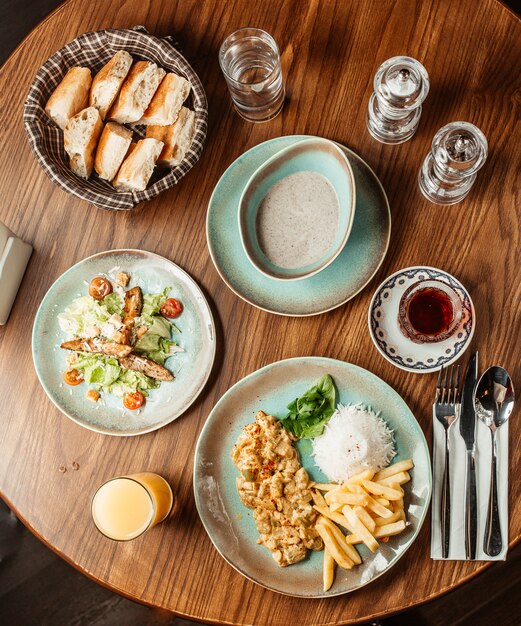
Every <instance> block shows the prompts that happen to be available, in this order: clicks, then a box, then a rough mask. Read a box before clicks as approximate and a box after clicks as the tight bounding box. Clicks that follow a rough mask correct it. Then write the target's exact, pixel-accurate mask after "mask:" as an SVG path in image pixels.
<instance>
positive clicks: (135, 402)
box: [123, 391, 145, 411]
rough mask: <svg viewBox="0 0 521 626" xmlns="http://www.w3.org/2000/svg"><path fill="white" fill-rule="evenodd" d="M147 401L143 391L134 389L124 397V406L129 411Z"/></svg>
mask: <svg viewBox="0 0 521 626" xmlns="http://www.w3.org/2000/svg"><path fill="white" fill-rule="evenodd" d="M143 402H145V396H144V395H143V394H142V393H141V391H133V392H132V393H127V394H125V397H124V398H123V406H124V407H125V408H126V409H128V410H129V411H135V410H136V409H139V407H140V406H142V405H143Z"/></svg>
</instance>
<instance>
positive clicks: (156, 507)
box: [91, 472, 174, 541]
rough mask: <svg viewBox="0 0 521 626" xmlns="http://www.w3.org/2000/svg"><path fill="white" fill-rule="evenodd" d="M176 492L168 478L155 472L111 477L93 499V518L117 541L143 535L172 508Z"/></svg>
mask: <svg viewBox="0 0 521 626" xmlns="http://www.w3.org/2000/svg"><path fill="white" fill-rule="evenodd" d="M173 504H174V495H173V493H172V489H171V488H170V485H169V484H168V483H167V482H166V480H165V479H164V478H162V477H161V476H159V475H158V474H153V473H152V472H142V473H140V474H130V475H129V476H118V477H116V478H111V479H110V480H108V481H107V482H105V483H103V485H101V487H99V488H98V490H97V491H96V493H95V494H94V497H93V498H92V504H91V512H92V519H93V520H94V524H95V525H96V527H97V529H98V530H99V531H100V532H101V533H102V534H103V535H105V537H108V538H109V539H114V540H115V541H130V540H131V539H135V538H136V537H139V536H140V535H142V534H143V533H145V532H146V531H147V530H149V529H150V528H153V527H154V526H155V525H156V524H159V522H162V521H163V520H164V519H165V518H166V517H168V514H169V513H170V511H171V510H172V506H173Z"/></svg>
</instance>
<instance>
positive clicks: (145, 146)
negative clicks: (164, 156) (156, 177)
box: [112, 139, 163, 191]
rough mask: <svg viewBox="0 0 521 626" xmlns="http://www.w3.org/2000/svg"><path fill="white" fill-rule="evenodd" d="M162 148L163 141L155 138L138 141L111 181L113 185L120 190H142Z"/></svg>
mask: <svg viewBox="0 0 521 626" xmlns="http://www.w3.org/2000/svg"><path fill="white" fill-rule="evenodd" d="M162 149H163V142H162V141H158V140H157V139H141V140H140V141H138V142H137V145H136V147H135V148H134V149H133V150H132V152H131V153H130V155H129V156H128V157H127V158H126V159H125V160H124V161H123V165H122V166H121V167H120V168H119V172H118V173H117V175H116V178H114V180H113V181H112V184H113V185H114V187H115V188H116V189H118V190H120V191H144V190H145V189H146V187H147V185H148V181H149V180H150V177H151V176H152V172H153V171H154V166H155V164H156V161H157V158H158V157H159V155H160V154H161V150H162Z"/></svg>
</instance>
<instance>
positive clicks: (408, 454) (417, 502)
mask: <svg viewBox="0 0 521 626" xmlns="http://www.w3.org/2000/svg"><path fill="white" fill-rule="evenodd" d="M326 373H327V374H330V375H331V376H332V378H333V380H334V382H335V385H336V388H337V391H338V402H339V403H341V404H349V403H352V404H357V403H363V404H364V405H366V406H368V407H371V408H372V409H373V410H374V411H381V416H382V418H383V419H384V420H385V421H386V422H387V425H388V426H389V427H390V428H391V429H392V430H393V432H394V440H395V445H396V452H397V454H396V456H395V457H394V459H393V462H394V461H400V460H403V459H408V458H411V459H413V461H414V469H413V470H412V471H411V475H412V479H411V481H410V482H409V483H408V484H407V485H404V488H405V503H406V507H405V508H406V514H407V519H408V521H409V522H410V523H409V525H408V526H407V527H406V529H405V530H404V531H403V532H402V533H401V534H400V535H397V536H395V537H391V538H390V539H389V541H388V542H387V543H383V544H381V546H380V549H379V550H378V551H377V552H376V553H374V554H372V553H371V552H369V550H368V549H366V548H365V547H361V548H360V554H361V556H362V561H363V562H362V564H361V565H358V566H355V567H353V569H351V570H343V569H337V574H336V577H335V582H334V584H333V586H332V587H331V588H330V589H329V591H327V592H324V591H323V587H322V560H323V557H322V552H309V553H308V556H307V557H306V559H305V560H303V561H301V562H299V563H295V564H293V565H291V566H289V567H285V568H280V567H279V566H278V565H277V564H276V563H275V561H274V560H273V558H272V555H271V553H270V551H269V550H268V549H267V548H266V547H264V546H262V545H259V544H257V538H258V536H259V534H258V532H257V528H256V525H255V521H254V519H253V511H252V510H251V509H248V508H246V507H245V506H244V505H243V504H242V502H241V500H240V498H239V494H238V493H237V490H236V478H237V476H238V475H239V473H238V470H237V469H236V467H235V465H234V464H233V461H232V458H231V451H232V449H233V446H234V444H235V442H236V441H237V439H238V437H239V435H240V434H241V432H242V429H243V427H244V426H245V425H246V424H249V423H251V422H253V421H254V418H255V415H256V413H257V412H258V411H259V410H263V411H265V412H266V413H270V414H272V415H275V416H278V417H281V416H284V414H285V413H286V406H287V405H288V404H289V403H290V402H291V401H292V400H294V399H295V398H296V397H297V396H299V395H301V394H302V393H303V392H304V391H305V390H306V389H307V388H308V387H309V386H310V384H312V383H313V382H314V381H315V380H317V379H318V378H320V377H321V376H322V375H324V374H326ZM296 447H297V449H298V451H299V455H300V461H301V464H302V466H303V467H304V468H305V469H306V471H307V472H308V474H309V477H310V479H311V480H314V481H317V482H327V479H326V477H325V476H324V475H323V474H322V472H321V471H320V470H319V469H318V468H317V467H316V466H315V464H314V460H313V457H312V454H311V442H310V440H309V439H301V440H300V441H298V442H297V444H296ZM430 467H431V464H430V456H429V450H428V447H427V442H426V440H425V437H424V435H423V432H422V429H421V427H420V425H419V424H418V422H417V421H416V419H415V418H414V416H413V414H412V413H411V411H410V410H409V408H408V407H407V405H406V403H405V402H404V401H403V400H402V398H401V397H400V396H399V395H398V393H396V391H394V389H392V388H391V387H390V386H389V385H387V384H386V383H385V382H384V381H383V380H381V379H380V378H378V377H377V376H375V375H374V374H372V373H371V372H369V371H367V370H365V369H362V368H361V367H357V366H356V365H352V364H350V363H345V362H343V361H337V360H334V359H329V358H325V357H299V358H292V359H286V360H283V361H278V362H276V363H272V364H270V365H267V366H265V367H263V368H261V369H259V370H257V371H255V372H253V373H252V374H250V375H248V376H246V377H245V378H243V379H242V380H240V381H239V382H237V383H236V384H235V385H234V386H233V387H231V389H229V390H228V391H227V392H226V393H225V394H224V395H223V397H222V398H221V399H220V400H219V402H218V403H217V404H216V405H215V407H214V408H213V410H212V412H211V413H210V415H209V417H208V419H207V421H206V423H205V425H204V428H203V430H202V432H201V435H200V437H199V441H198V443H197V448H196V452H195V460H194V494H195V501H196V505H197V510H198V512H199V516H200V518H201V520H202V522H203V525H204V527H205V529H206V532H207V533H208V535H209V537H210V539H211V541H212V542H213V544H214V546H215V548H216V549H217V550H218V552H219V553H220V554H221V556H222V557H224V559H226V561H227V562H228V563H229V564H230V565H231V566H232V567H234V568H235V569H236V570H237V571H239V572H240V573H241V574H243V575H244V576H246V577H247V578H248V579H250V580H252V581H253V582H255V583H258V584H259V585H262V586H263V587H266V588H268V589H271V590H272V591H276V592H279V593H283V594H287V595H292V596H299V597H307V598H319V597H330V596H335V595H340V594H343V593H347V592H350V591H354V590H355V589H358V588H360V587H362V586H363V585H366V584H368V583H369V582H371V581H373V580H374V579H376V578H377V577H379V576H381V575H382V574H384V573H385V572H387V571H388V570H389V569H390V568H391V567H392V566H393V565H394V564H395V563H396V562H397V561H398V559H399V558H401V557H402V556H403V555H404V553H405V552H406V551H407V549H408V548H409V547H410V546H411V544H412V543H413V541H414V540H415V538H416V536H417V535H418V532H419V531H420V528H421V526H422V524H423V521H424V519H425V516H426V514H427V509H428V506H429V501H430V497H431V487H432V479H431V469H430Z"/></svg>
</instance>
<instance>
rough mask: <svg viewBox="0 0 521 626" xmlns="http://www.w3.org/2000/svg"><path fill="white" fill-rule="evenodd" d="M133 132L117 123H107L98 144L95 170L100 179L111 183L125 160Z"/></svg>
mask: <svg viewBox="0 0 521 626" xmlns="http://www.w3.org/2000/svg"><path fill="white" fill-rule="evenodd" d="M131 142H132V131H131V130H129V129H128V128H125V126H121V124H118V123H117V122H107V124H106V125H105V128H104V129H103V132H102V133H101V137H100V140H99V143H98V149H97V150H96V159H95V160H94V169H95V170H96V172H98V174H99V176H100V178H104V179H105V180H108V181H111V180H112V179H113V178H114V176H115V175H116V174H117V173H118V170H119V168H120V167H121V164H122V163H123V160H124V159H125V157H126V155H127V152H128V149H129V147H130V143H131Z"/></svg>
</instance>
